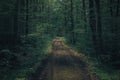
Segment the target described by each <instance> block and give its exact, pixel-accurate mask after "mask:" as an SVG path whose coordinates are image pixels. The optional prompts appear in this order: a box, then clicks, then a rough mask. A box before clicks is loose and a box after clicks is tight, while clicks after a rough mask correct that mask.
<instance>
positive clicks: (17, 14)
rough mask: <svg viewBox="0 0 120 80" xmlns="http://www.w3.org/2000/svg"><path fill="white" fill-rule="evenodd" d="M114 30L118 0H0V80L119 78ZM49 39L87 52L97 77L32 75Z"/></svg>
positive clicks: (119, 39) (119, 18) (44, 59)
mask: <svg viewBox="0 0 120 80" xmlns="http://www.w3.org/2000/svg"><path fill="white" fill-rule="evenodd" d="M119 31H120V0H0V80H120V32H119ZM54 39H56V40H55V41H53V40H54ZM58 39H63V41H61V42H60V41H59V40H58ZM54 42H60V44H61V45H60V46H62V47H63V46H64V45H63V44H65V45H67V46H69V47H71V48H72V49H74V50H75V51H77V52H78V53H80V54H82V55H84V56H86V58H85V62H87V63H88V64H89V65H90V67H89V69H90V71H91V72H92V73H95V75H96V76H97V77H99V79H76V78H73V79H65V78H64V79H56V78H54V79H52V78H51V79H35V78H34V79H32V78H31V76H33V74H34V76H36V75H37V72H36V71H37V70H38V69H40V68H41V70H39V72H38V73H40V72H42V70H44V68H45V67H46V65H47V64H49V61H51V59H49V58H50V57H51V56H50V55H49V53H50V52H49V51H50V49H51V47H53V46H54V45H52V44H53V43H54ZM55 45H58V43H55ZM58 49H60V48H58ZM64 49H66V50H67V49H68V48H65V47H64ZM67 52H69V53H70V51H69V50H67ZM67 52H66V53H67ZM62 53H63V54H64V52H62V51H61V52H60V54H61V55H62ZM71 53H72V52H71ZM66 55H69V54H66ZM54 58H56V57H54ZM73 58H74V57H73ZM73 58H72V59H73ZM61 59H62V58H61ZM61 59H60V60H61ZM66 59H67V58H65V60H66ZM72 59H71V58H70V59H69V61H70V62H72V61H73V60H72ZM75 60H76V57H75ZM61 61H62V60H61ZM77 61H78V62H76V63H75V64H77V63H78V64H82V62H81V61H79V60H77ZM66 62H68V61H66ZM51 63H52V62H51ZM73 63H74V62H73ZM52 64H53V63H52ZM61 64H62V63H61ZM66 64H67V63H66ZM55 66H56V65H55V63H54V67H55ZM55 68H56V67H55ZM48 70H49V69H48ZM58 71H59V70H58ZM74 71H75V70H73V71H72V72H73V73H74ZM54 72H55V71H54ZM38 75H40V74H38ZM51 76H53V75H52V73H51ZM54 76H55V75H54ZM64 76H67V74H66V75H64Z"/></svg>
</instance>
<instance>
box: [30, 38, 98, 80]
mask: <svg viewBox="0 0 120 80" xmlns="http://www.w3.org/2000/svg"><path fill="white" fill-rule="evenodd" d="M82 57H83V56H82V55H81V54H79V53H77V52H75V51H73V50H72V49H70V48H69V47H67V46H66V45H64V43H63V41H62V39H60V38H57V39H55V40H53V44H52V50H51V53H50V56H49V59H48V63H47V66H46V67H45V69H44V70H43V71H42V73H41V74H38V73H37V75H38V76H37V77H33V79H32V80H99V79H98V78H97V77H96V76H94V75H92V74H91V73H90V72H89V70H88V68H87V66H88V65H87V64H86V63H85V62H84V61H83V60H82ZM38 72H39V70H38Z"/></svg>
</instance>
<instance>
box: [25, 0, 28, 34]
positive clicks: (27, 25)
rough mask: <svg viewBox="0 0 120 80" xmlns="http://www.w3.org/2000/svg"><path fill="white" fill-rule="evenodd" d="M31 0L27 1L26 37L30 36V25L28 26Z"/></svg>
mask: <svg viewBox="0 0 120 80" xmlns="http://www.w3.org/2000/svg"><path fill="white" fill-rule="evenodd" d="M28 2H29V0H26V29H25V35H26V36H27V35H28V31H29V24H28V21H29V19H28V16H29V3H28Z"/></svg>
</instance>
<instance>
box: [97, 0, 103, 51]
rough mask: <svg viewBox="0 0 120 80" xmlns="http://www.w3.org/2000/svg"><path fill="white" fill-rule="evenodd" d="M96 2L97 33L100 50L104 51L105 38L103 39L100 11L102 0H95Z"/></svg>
mask: <svg viewBox="0 0 120 80" xmlns="http://www.w3.org/2000/svg"><path fill="white" fill-rule="evenodd" d="M95 4H96V14H97V15H96V17H97V20H96V21H97V34H98V39H97V41H98V50H99V52H101V51H103V39H102V25H101V12H100V0H95Z"/></svg>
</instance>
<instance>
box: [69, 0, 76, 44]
mask: <svg viewBox="0 0 120 80" xmlns="http://www.w3.org/2000/svg"><path fill="white" fill-rule="evenodd" d="M70 20H71V21H70V22H71V27H70V33H71V37H70V41H71V42H72V43H73V44H75V42H76V41H75V33H74V27H75V25H74V13H73V0H70Z"/></svg>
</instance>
